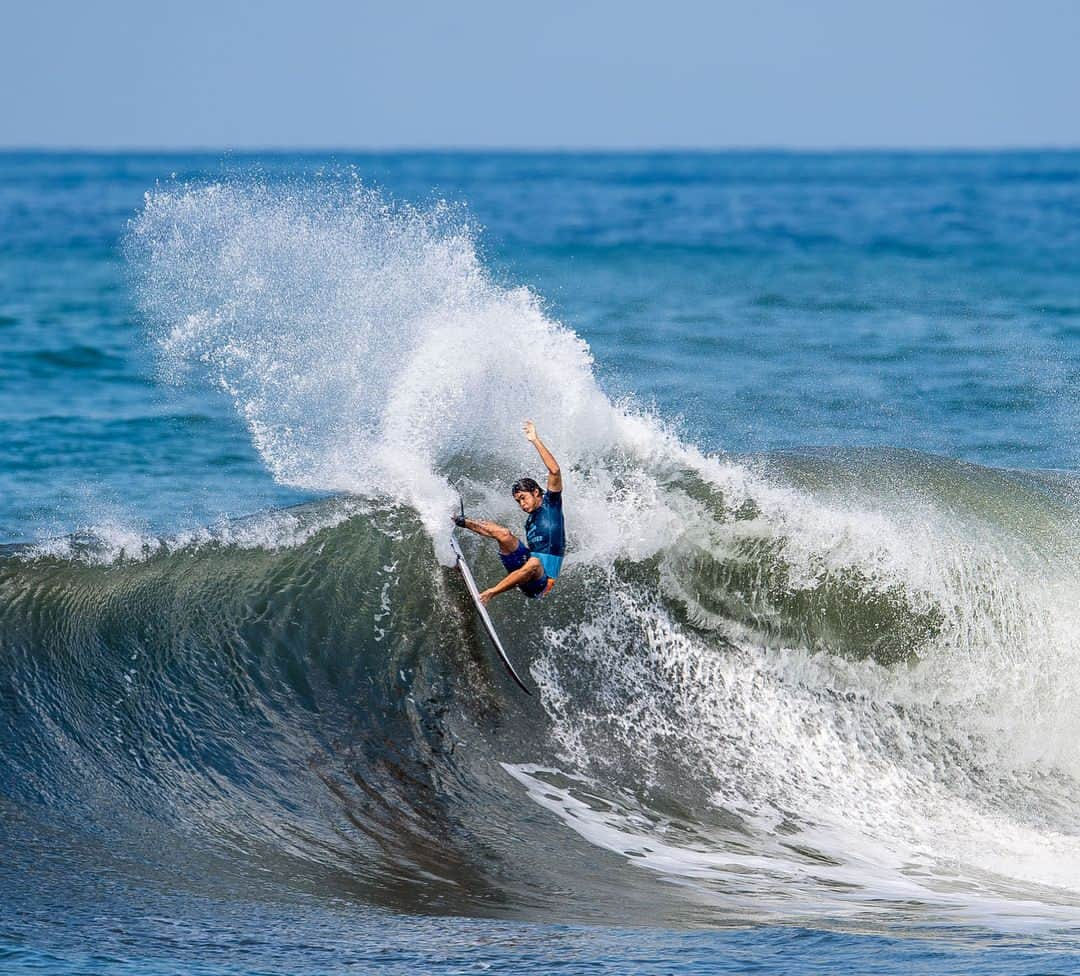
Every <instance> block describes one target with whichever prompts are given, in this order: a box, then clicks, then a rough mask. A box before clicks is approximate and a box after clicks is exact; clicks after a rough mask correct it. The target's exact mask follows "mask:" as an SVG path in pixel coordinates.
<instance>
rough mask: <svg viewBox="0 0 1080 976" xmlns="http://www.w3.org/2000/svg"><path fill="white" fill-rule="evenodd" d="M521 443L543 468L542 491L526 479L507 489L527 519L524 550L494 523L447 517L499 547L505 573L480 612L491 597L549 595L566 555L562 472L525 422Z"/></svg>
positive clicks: (487, 594)
mask: <svg viewBox="0 0 1080 976" xmlns="http://www.w3.org/2000/svg"><path fill="white" fill-rule="evenodd" d="M523 429H524V431H525V438H526V439H527V440H528V441H529V443H530V444H532V446H533V447H535V448H536V451H537V453H538V454H539V455H540V460H541V461H543V462H544V467H545V468H547V471H548V476H547V491H541V490H540V485H538V484H537V483H536V482H535V481H533V479H532V478H519V479H518V480H517V481H515V482H514V484H513V486H512V487H511V489H510V490H511V492H512V493H513V495H514V501H516V502H517V503H518V505H520V506H521V510H522V511H523V512H524V513H525V514H526V515H527V516H528V518H526V519H525V539H526V541H527V542H528V546H526V545H525V543H523V542H522V541H521V540H520V539H518V537H517V536H516V535H514V533H513V532H511V531H510V530H509V529H508V528H506V527H505V526H503V525H499V524H498V523H497V522H485V521H480V520H478V519H469V518H464V517H463V516H461V515H455V516H453V519H454V524H455V525H457V526H460V527H461V528H463V529H468V530H469V531H470V532H475V533H476V534H477V535H482V536H486V537H487V538H489V539H494V540H495V541H496V542H497V543H498V544H499V558H500V559H501V560H502V564H503V566H504V567H506V576H504V577H503V578H502V579H501V580H500V581H499V582H498V583H496V584H495V585H494V586H492V587H491V588H490V589H487V590H484V592H483V593H481V594H480V602H481V603H483V604H484V605H485V606H486V605H487V604H488V602H489V601H490V600H491V598H492V597H494V596H498V595H499V594H500V593H505V592H506V591H507V590H512V589H514V587H517V588H518V589H520V590H521V592H522V593H524V594H525V595H526V596H528V597H532V598H534V599H535V598H538V597H542V596H544V594H546V593H549V592H550V591H551V588H552V587H553V586H554V585H555V579H556V578H557V577H558V575H559V570H560V569H561V568H562V561H563V555H564V554H565V552H566V532H565V528H564V526H563V510H562V487H563V485H562V472H561V471H560V470H559V462H558V461H556V460H555V458H554V457H552V455H551V451H549V450H548V449H547V448H546V447H545V446H544V442H543V441H542V440H540V438H539V437H538V436H537V434H536V425H535V424H533V422H532V421H531V420H526V421H525V426H524V428H523Z"/></svg>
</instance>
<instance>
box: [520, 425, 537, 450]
mask: <svg viewBox="0 0 1080 976" xmlns="http://www.w3.org/2000/svg"><path fill="white" fill-rule="evenodd" d="M521 429H522V430H523V431H525V440H527V441H528V442H529V443H530V444H535V443H536V424H534V423H533V422H532V421H531V420H526V421H525V424H524V425H523V426H522V428H521Z"/></svg>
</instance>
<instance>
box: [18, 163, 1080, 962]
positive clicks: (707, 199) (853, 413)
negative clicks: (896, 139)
mask: <svg viewBox="0 0 1080 976" xmlns="http://www.w3.org/2000/svg"><path fill="white" fill-rule="evenodd" d="M1078 377H1080V153H1073V152H1040V153H1019V152H1015V153H970V154H968V153H955V154H929V153H914V152H913V153H851V154H795V153H729V154H707V153H677V154H662V153H657V154H616V155H603V154H477V153H447V154H441V153H420V154H381V155H355V154H348V153H327V154H321V155H292V154H258V155H240V154H235V153H224V152H222V153H207V154H200V155H155V154H136V153H129V154H117V155H103V154H55V153H52V154H35V153H7V154H0V971H2V972H3V973H4V974H13V976H22V974H30V973H35V974H69V973H70V974H87V976H89V974H94V976H128V974H131V976H135V974H138V976H153V974H174V973H175V974H200V976H203V974H205V976H219V974H221V976H224V974H255V973H290V974H316V973H318V974H322V973H326V974H336V973H363V972H378V973H403V974H404V973H417V972H420V973H432V974H451V973H477V972H487V973H520V972H531V973H560V974H586V973H589V974H591V973H620V974H621V973H648V974H652V973H657V974H659V973H673V974H691V973H695V974H696V973H749V972H754V973H791V974H801V973H807V974H809V973H824V972H828V973H830V974H863V973H869V972H874V973H885V974H892V973H896V974H900V973H928V974H931V973H932V974H944V973H978V974H997V973H1000V974H1010V976H1011V974H1036V973H1039V974H1051V973H1054V974H1070V973H1080V938H1078V936H1077V932H1078V931H1080V749H1078V742H1080V600H1078V594H1080V535H1078V529H1080V476H1078V474H1077V468H1078V465H1080V394H1078V391H1080V386H1078ZM528 418H531V419H532V420H534V421H535V422H536V425H537V428H538V430H539V432H540V435H541V437H542V438H543V439H544V441H545V442H546V443H547V445H548V446H549V447H550V449H551V450H552V452H553V453H554V454H555V456H556V457H557V458H558V459H559V461H560V463H561V465H562V469H563V473H564V479H565V481H566V491H565V508H566V513H567V526H568V542H569V556H568V559H567V561H566V565H565V568H564V572H563V575H562V577H561V578H560V579H559V581H558V584H557V586H556V588H555V590H554V591H553V593H552V594H551V595H550V596H549V597H547V598H545V599H544V600H543V601H538V602H527V601H525V600H523V599H521V598H519V597H517V596H516V595H515V594H510V595H507V596H503V597H500V598H498V599H497V600H496V601H494V602H493V604H492V606H491V610H492V615H493V617H494V619H495V622H496V625H497V627H498V628H499V630H500V631H501V633H502V634H503V636H504V640H505V643H506V644H507V646H508V648H509V652H510V654H511V656H512V658H513V659H514V662H515V664H516V665H517V666H518V668H519V670H520V671H521V672H522V673H523V674H524V675H525V677H526V681H527V682H528V683H529V685H530V687H531V688H532V689H533V691H534V695H532V696H531V697H530V696H526V695H524V694H523V693H522V692H521V691H519V690H518V689H517V688H516V687H515V686H514V685H513V683H512V682H511V681H510V680H509V678H508V677H507V675H506V674H505V673H504V672H503V671H502V670H501V669H500V667H499V666H498V662H497V660H496V659H495V658H494V657H493V655H492V653H491V651H490V648H489V647H488V646H487V644H486V643H485V638H484V634H483V631H482V630H481V629H480V627H479V625H478V621H477V620H476V618H475V615H474V613H473V612H472V610H471V607H470V604H469V603H468V600H467V597H466V595H465V592H464V589H463V587H462V584H461V581H460V579H459V577H458V575H457V574H456V573H455V571H454V570H453V568H452V559H451V554H450V549H449V544H448V537H447V532H448V529H449V528H450V522H449V519H448V516H449V515H450V514H451V513H452V512H453V511H455V509H456V508H457V506H458V504H459V495H460V497H461V498H462V499H463V501H464V504H465V506H466V508H467V510H468V511H469V512H470V513H471V514H474V515H477V516H482V517H488V518H493V519H497V520H500V521H504V522H506V523H507V524H509V525H511V526H515V527H520V525H521V513H520V511H518V510H517V508H516V506H515V505H514V502H513V499H512V498H511V497H510V495H509V490H508V486H509V484H510V483H511V482H512V481H513V480H515V479H516V478H517V477H519V476H521V475H523V474H529V475H531V476H533V477H538V478H539V477H541V476H542V473H543V471H542V465H540V463H539V461H538V459H537V457H536V455H535V452H534V451H533V449H532V448H531V446H530V445H529V444H528V443H527V442H526V441H525V439H524V437H523V435H522V433H521V425H522V423H523V421H524V420H525V419H528ZM464 544H465V545H466V548H467V552H468V554H469V556H470V559H471V561H472V563H473V566H474V569H475V571H476V573H477V575H478V577H479V579H480V580H481V583H482V584H483V583H484V582H485V581H487V582H488V583H490V581H493V580H494V579H496V578H497V577H498V576H499V574H500V572H501V571H500V567H499V564H498V561H497V559H496V556H495V552H494V550H493V549H492V548H491V547H490V545H487V546H485V545H484V544H482V543H481V541H480V540H478V539H474V538H472V537H470V538H468V539H466V540H464Z"/></svg>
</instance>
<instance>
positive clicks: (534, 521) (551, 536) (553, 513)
mask: <svg viewBox="0 0 1080 976" xmlns="http://www.w3.org/2000/svg"><path fill="white" fill-rule="evenodd" d="M525 539H526V541H527V542H528V543H529V552H530V553H531V554H532V555H534V556H536V558H537V559H539V560H540V562H541V563H543V564H544V572H545V573H547V575H548V576H550V577H551V578H552V579H557V578H558V576H559V571H560V570H561V569H562V561H563V556H564V555H565V554H566V526H565V525H564V523H563V511H562V492H561V491H545V492H544V500H543V502H541V504H540V507H539V508H538V509H537V510H536V511H535V512H531V513H530V514H529V517H528V518H527V519H525Z"/></svg>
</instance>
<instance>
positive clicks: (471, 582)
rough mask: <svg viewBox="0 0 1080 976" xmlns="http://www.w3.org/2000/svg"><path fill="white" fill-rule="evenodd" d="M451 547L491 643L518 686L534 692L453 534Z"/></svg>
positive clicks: (529, 693) (526, 691) (525, 690)
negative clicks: (483, 599) (505, 642)
mask: <svg viewBox="0 0 1080 976" xmlns="http://www.w3.org/2000/svg"><path fill="white" fill-rule="evenodd" d="M450 548H451V549H453V550H454V555H455V556H457V568H458V569H460V570H461V575H462V578H463V579H464V580H465V588H466V589H467V590H468V591H469V596H471V597H472V601H473V603H475V604H476V612H477V613H478V614H479V615H480V622H481V623H482V624H483V625H484V630H486V631H487V635H488V637H490V638H491V643H492V644H494V645H495V650H496V651H498V652H499V657H500V658H501V659H502V663H503V664H504V665H505V666H506V670H507V671H509V672H510V677H511V678H513V679H514V681H516V682H517V685H518V687H519V688H520V689H521V690H522V691H524V692H525V694H526V695H531V694H532V692H531V691H530V690H529V688H528V686H527V685H526V684H525V682H524V681H522V680H521V677H520V676H519V675H518V673H517V672H516V671H515V670H514V666H513V665H512V664H511V663H510V658H508V657H507V656H506V649H505V648H504V647H503V646H502V641H501V640H499V635H498V633H497V632H496V630H495V625H494V624H493V623H492V622H491V617H489V616H488V612H487V607H485V606H484V604H483V603H481V602H480V590H479V588H478V587H477V585H476V580H475V579H473V574H472V570H471V569H469V564H468V563H467V562H465V555H464V553H463V552H462V551H461V547H460V546H459V545H458V541H457V539H456V538H455V537H454V536H453V535H451V536H450Z"/></svg>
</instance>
